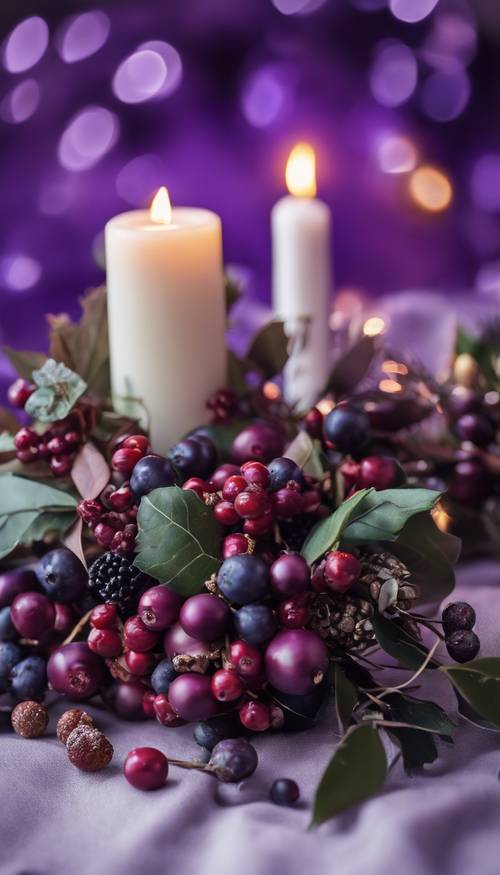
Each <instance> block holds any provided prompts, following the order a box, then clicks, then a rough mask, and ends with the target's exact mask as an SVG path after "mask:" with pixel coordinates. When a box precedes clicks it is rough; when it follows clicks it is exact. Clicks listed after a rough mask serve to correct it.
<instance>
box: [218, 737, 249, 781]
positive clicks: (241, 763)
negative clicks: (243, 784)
mask: <svg viewBox="0 0 500 875" xmlns="http://www.w3.org/2000/svg"><path fill="white" fill-rule="evenodd" d="M258 762H259V760H258V757H257V751H256V750H255V748H254V747H253V745H251V744H250V742H249V741H247V740H246V739H245V738H226V739H224V741H219V743H218V744H216V745H215V747H214V749H213V751H212V756H211V757H210V761H209V765H210V766H211V767H212V769H213V770H214V771H215V774H216V776H217V778H218V779H219V781H226V782H231V783H233V782H238V781H242V780H243V778H248V777H249V776H250V775H253V773H254V772H255V769H256V768H257V764H258Z"/></svg>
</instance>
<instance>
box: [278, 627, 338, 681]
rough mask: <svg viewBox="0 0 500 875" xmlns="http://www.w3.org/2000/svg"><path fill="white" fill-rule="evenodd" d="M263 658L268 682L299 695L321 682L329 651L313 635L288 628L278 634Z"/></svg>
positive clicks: (302, 630)
mask: <svg viewBox="0 0 500 875" xmlns="http://www.w3.org/2000/svg"><path fill="white" fill-rule="evenodd" d="M265 659H266V675H267V678H268V680H269V682H270V683H271V684H272V685H273V686H274V687H276V689H277V690H280V691H281V692H283V693H293V694H295V695H298V696H302V695H305V694H306V693H310V692H312V691H313V689H314V687H315V686H316V684H318V683H320V682H321V681H322V680H323V677H324V675H325V672H326V669H327V666H328V650H327V648H326V645H325V644H324V643H323V641H322V640H321V638H320V637H319V636H318V635H316V633H315V632H310V631H309V630H307V629H290V630H286V631H283V632H278V634H277V635H276V637H275V638H273V640H272V641H271V643H270V645H269V647H268V648H267V650H266V657H265Z"/></svg>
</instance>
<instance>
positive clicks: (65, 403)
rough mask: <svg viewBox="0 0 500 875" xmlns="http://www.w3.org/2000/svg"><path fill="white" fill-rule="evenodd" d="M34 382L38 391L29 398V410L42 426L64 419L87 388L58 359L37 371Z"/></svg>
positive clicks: (27, 405)
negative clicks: (43, 423) (45, 423)
mask: <svg viewBox="0 0 500 875" xmlns="http://www.w3.org/2000/svg"><path fill="white" fill-rule="evenodd" d="M33 380H34V382H35V384H36V385H37V386H38V388H37V389H36V390H35V391H34V392H33V394H32V395H30V397H29V398H28V400H27V402H26V407H25V410H26V413H29V415H30V416H32V417H33V419H38V420H39V421H40V422H57V420H59V419H64V417H65V416H67V415H68V413H69V412H70V411H71V410H72V408H73V407H74V405H75V404H76V402H77V401H78V399H79V398H80V397H81V396H82V395H83V393H84V392H85V390H86V388H87V384H86V383H85V381H84V380H82V378H81V377H80V376H79V374H75V373H74V371H71V370H70V369H69V368H67V367H66V365H63V364H62V363H61V362H56V361H55V360H54V359H47V361H46V362H45V364H44V365H43V366H42V367H41V368H40V369H39V370H38V371H33Z"/></svg>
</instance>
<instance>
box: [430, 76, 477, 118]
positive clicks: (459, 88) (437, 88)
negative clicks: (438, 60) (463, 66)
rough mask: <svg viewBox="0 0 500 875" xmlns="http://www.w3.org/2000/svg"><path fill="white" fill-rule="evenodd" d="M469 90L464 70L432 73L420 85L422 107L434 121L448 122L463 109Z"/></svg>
mask: <svg viewBox="0 0 500 875" xmlns="http://www.w3.org/2000/svg"><path fill="white" fill-rule="evenodd" d="M470 91H471V89H470V82H469V77H468V75H467V73H466V72H465V70H457V71H455V72H444V71H439V72H437V73H432V74H431V75H430V76H429V77H428V79H427V81H426V82H425V83H424V85H423V87H422V92H421V105H422V109H423V111H424V112H425V114H426V115H428V116H429V118H431V119H434V121H437V122H450V121H452V120H453V119H455V118H458V116H459V115H461V114H462V112H463V111H464V109H465V107H466V106H467V104H468V102H469V98H470Z"/></svg>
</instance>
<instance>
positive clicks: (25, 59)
mask: <svg viewBox="0 0 500 875" xmlns="http://www.w3.org/2000/svg"><path fill="white" fill-rule="evenodd" d="M48 42H49V28H48V26H47V23H46V22H45V21H44V20H43V18H40V16H38V15H33V16H32V17H31V18H25V19H24V21H21V22H20V23H19V24H17V25H16V27H15V28H14V30H13V31H12V32H11V34H10V35H9V36H8V37H7V39H6V41H5V43H4V47H3V63H4V67H5V68H6V69H7V70H8V71H9V73H23V72H24V71H25V70H29V69H30V68H31V67H34V66H35V64H37V63H38V61H39V60H40V58H42V57H43V55H44V54H45V50H46V48H47V45H48Z"/></svg>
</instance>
